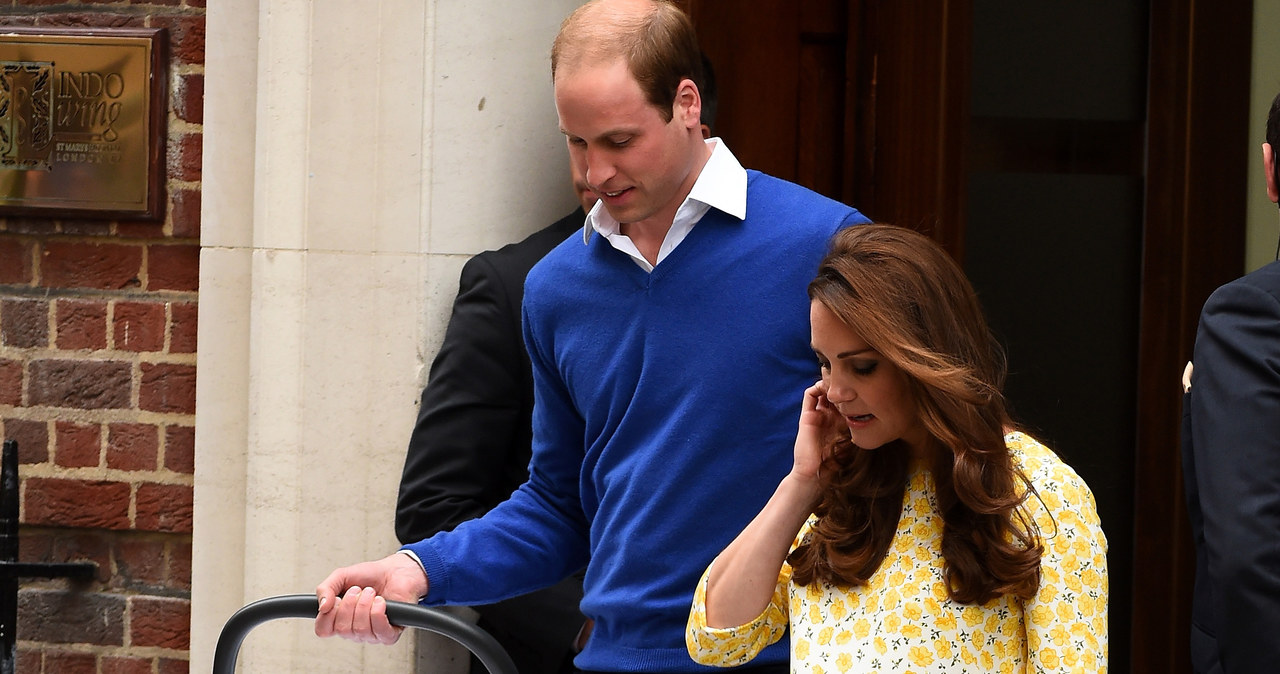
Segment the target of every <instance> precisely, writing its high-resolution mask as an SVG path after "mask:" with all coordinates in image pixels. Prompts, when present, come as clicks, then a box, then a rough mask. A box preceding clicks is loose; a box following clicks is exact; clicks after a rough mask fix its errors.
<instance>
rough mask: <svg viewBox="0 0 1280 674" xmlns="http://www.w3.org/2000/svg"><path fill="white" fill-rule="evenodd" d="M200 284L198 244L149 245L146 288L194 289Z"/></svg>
mask: <svg viewBox="0 0 1280 674" xmlns="http://www.w3.org/2000/svg"><path fill="white" fill-rule="evenodd" d="M199 286H200V246H198V245H166V246H150V247H149V248H148V250H147V289H148V290H196V289H197V288H198V287H199Z"/></svg>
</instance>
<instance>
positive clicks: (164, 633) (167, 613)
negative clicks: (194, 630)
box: [129, 597, 191, 650]
mask: <svg viewBox="0 0 1280 674" xmlns="http://www.w3.org/2000/svg"><path fill="white" fill-rule="evenodd" d="M129 605H130V606H129V642H130V644H131V645H132V646H134V647H145V646H156V647H159V648H176V649H180V650H186V649H187V648H190V646H191V602H190V601H187V600H185V599H169V598H165V597H134V598H133V599H132V600H131V601H130V602H129Z"/></svg>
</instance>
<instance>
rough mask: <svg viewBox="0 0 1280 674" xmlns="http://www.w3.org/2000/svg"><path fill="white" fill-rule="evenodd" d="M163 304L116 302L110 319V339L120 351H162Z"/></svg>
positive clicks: (164, 319) (163, 328)
mask: <svg viewBox="0 0 1280 674" xmlns="http://www.w3.org/2000/svg"><path fill="white" fill-rule="evenodd" d="M164 314H165V311H164V304H163V303H160V302H116V303H115V312H114V313H113V318H112V339H113V340H114V342H115V347H116V348H117V349H120V350H122V351H163V350H164V331H165V321H166V318H165V315H164Z"/></svg>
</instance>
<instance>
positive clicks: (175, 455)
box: [164, 426, 196, 475]
mask: <svg viewBox="0 0 1280 674" xmlns="http://www.w3.org/2000/svg"><path fill="white" fill-rule="evenodd" d="M164 467H165V468H168V469H169V470H171V471H173V472H175V473H185V474H187V475H194V474H195V472H196V429H195V428H193V427H191V426H169V427H167V428H165V429H164Z"/></svg>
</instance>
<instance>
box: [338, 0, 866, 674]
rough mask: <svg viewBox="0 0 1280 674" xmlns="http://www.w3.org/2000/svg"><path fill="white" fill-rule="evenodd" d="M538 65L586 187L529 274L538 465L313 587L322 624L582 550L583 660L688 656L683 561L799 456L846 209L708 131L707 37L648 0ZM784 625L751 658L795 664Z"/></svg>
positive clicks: (600, 663) (595, 668) (521, 572)
mask: <svg viewBox="0 0 1280 674" xmlns="http://www.w3.org/2000/svg"><path fill="white" fill-rule="evenodd" d="M551 67H552V83H553V88H554V94H555V102H556V111H557V113H558V116H559V122H560V129H561V130H562V131H563V132H564V134H565V138H566V142H567V143H568V148H569V158H570V161H571V162H573V163H574V164H575V166H577V167H578V170H580V171H581V172H582V175H583V176H584V177H585V179H586V183H587V184H588V185H589V186H590V188H591V190H592V192H593V193H595V195H596V196H597V197H599V198H600V204H599V205H597V206H596V207H594V208H593V209H592V211H591V215H590V217H589V218H588V219H587V225H586V227H584V229H583V233H582V235H581V236H577V235H575V236H572V237H570V238H569V239H567V240H566V241H564V242H563V243H561V244H560V245H559V246H557V247H556V248H555V249H553V250H552V251H551V252H550V253H548V254H547V255H546V257H544V258H543V259H542V260H541V261H540V262H538V263H537V264H536V265H535V266H534V268H533V269H532V270H531V271H530V272H529V276H528V277H527V279H526V281H525V295H524V306H523V313H524V321H523V322H524V332H523V334H524V341H525V344H526V345H527V347H528V349H529V355H530V362H531V365H532V371H533V382H534V393H535V404H534V408H533V459H532V461H531V462H530V465H529V480H528V481H527V482H525V483H524V484H523V485H521V486H520V488H519V489H517V490H516V492H515V493H514V494H512V496H511V498H510V499H508V500H506V501H504V502H503V503H501V504H499V505H498V506H497V507H495V508H494V509H493V510H490V511H489V512H488V513H486V514H485V515H484V516H482V517H480V518H477V519H473V520H469V521H467V522H463V523H462V524H459V525H458V526H457V527H456V528H455V529H453V530H452V531H445V532H440V533H438V534H436V535H434V536H432V537H430V538H428V539H426V540H423V541H420V542H416V543H412V544H409V545H407V546H405V547H404V548H403V549H402V550H401V551H399V552H397V553H394V554H391V555H388V556H387V557H384V558H383V559H380V560H376V561H371V562H364V563H360V564H355V565H352V566H347V567H343V568H340V569H337V570H335V571H334V572H332V573H331V574H330V575H329V576H328V577H326V578H325V579H324V580H323V581H322V582H320V583H319V584H318V585H317V587H316V595H317V599H318V601H319V606H320V611H319V614H318V615H317V617H316V623H315V630H316V634H318V635H320V636H340V637H343V638H349V639H355V640H361V641H369V642H377V643H390V642H394V641H395V640H397V639H398V638H399V634H400V630H399V629H398V628H396V627H394V626H392V625H391V624H390V623H389V622H388V620H387V618H386V603H385V601H386V600H388V599H391V600H401V601H404V600H410V601H412V600H416V599H421V600H422V601H423V602H425V603H427V604H430V605H439V604H466V605H476V604H485V603H491V602H493V601H497V600H501V599H504V598H507V597H511V596H515V595H518V594H524V593H526V592H529V591H530V590H533V589H537V588H539V587H545V586H547V585H549V584H551V583H554V582H557V581H558V580H560V579H562V578H564V577H565V576H567V575H569V574H570V573H572V572H573V571H575V570H577V569H579V568H582V566H583V565H584V564H585V565H586V575H585V577H584V583H583V586H584V596H583V600H582V603H581V608H582V612H583V613H584V614H585V615H586V616H587V617H588V618H590V619H591V620H592V621H593V628H592V632H591V636H590V638H589V639H588V640H587V641H586V646H585V648H584V649H583V650H582V652H580V653H578V655H577V656H576V657H575V660H574V665H575V667H577V668H578V669H579V670H581V671H584V672H671V673H678V672H697V671H702V667H701V666H700V665H697V664H696V663H694V662H693V661H692V660H690V658H689V654H688V652H687V650H686V649H685V645H684V624H685V619H686V617H687V615H688V609H689V604H690V602H691V601H692V594H693V588H694V586H695V584H696V581H697V579H698V575H699V574H700V573H701V572H702V570H703V569H704V568H705V567H706V565H707V563H708V562H709V561H710V560H711V558H712V557H713V556H714V555H715V553H716V552H717V551H719V550H720V549H721V548H723V547H724V545H725V544H727V543H728V542H729V538H730V537H731V536H732V535H733V532H735V531H739V530H741V528H742V527H743V526H744V525H745V524H746V523H747V521H748V520H750V518H751V516H752V515H753V514H754V513H756V512H757V511H759V509H760V507H761V506H763V505H764V501H765V498H766V497H767V494H768V490H769V489H771V488H772V486H773V485H776V484H777V482H778V480H779V479H781V478H782V476H783V475H785V474H786V472H787V469H788V467H789V466H790V454H791V452H790V446H791V444H792V439H793V438H794V429H795V424H796V419H797V412H796V410H795V406H794V404H793V402H792V401H794V400H795V399H796V398H798V397H799V396H800V394H801V393H802V392H803V391H804V389H805V388H806V387H807V386H808V384H809V382H811V381H812V379H813V376H814V374H815V370H814V366H813V359H812V354H811V352H810V351H809V347H808V341H809V339H808V299H807V298H806V297H805V294H804V286H805V284H806V283H807V282H808V280H809V279H810V278H811V276H812V274H813V270H814V269H815V268H816V267H817V264H818V262H819V260H821V258H822V255H823V252H824V251H825V249H826V244H827V241H828V239H830V237H831V235H832V234H833V233H835V232H836V231H837V230H839V229H841V228H843V227H846V226H848V225H852V224H857V223H863V222H866V218H864V217H863V216H862V215H861V214H860V213H858V211H856V210H855V209H853V208H850V207H849V206H846V205H843V204H840V203H838V202H835V201H832V200H830V199H827V198H825V197H822V196H820V195H818V194H815V193H814V192H812V191H810V190H807V189H804V188H802V187H800V186H798V185H794V184H792V183H788V182H786V181H783V180H779V179H777V178H773V177H771V176H768V175H765V174H762V173H759V172H756V171H748V170H746V169H744V168H743V167H742V166H741V164H739V163H738V161H737V159H736V158H735V157H734V156H733V154H732V153H731V152H730V151H729V148H728V147H727V146H726V144H725V143H724V142H723V141H721V140H718V139H711V140H706V139H704V138H703V137H702V131H701V127H700V120H699V117H700V115H701V109H702V96H701V92H700V91H699V89H698V85H697V82H698V81H699V80H700V78H701V77H702V75H701V70H702V67H701V55H700V52H699V49H698V41H697V36H696V35H695V33H694V31H693V26H692V23H691V22H690V21H689V18H688V16H687V15H685V14H684V12H682V11H681V10H680V9H679V8H678V7H676V6H675V5H674V4H673V3H671V2H666V1H663V0H594V1H593V2H588V3H586V4H584V5H583V6H582V7H580V8H578V9H577V10H576V11H575V12H574V13H573V14H572V15H571V16H570V17H569V18H568V19H567V20H566V21H565V22H564V24H562V26H561V30H560V33H559V35H558V36H557V38H556V41H555V44H554V46H553V48H552V57H551ZM786 660H787V650H786V646H785V644H780V645H779V646H777V647H775V648H773V649H770V650H769V652H768V653H767V654H762V657H761V659H760V660H759V663H760V666H758V667H754V668H753V669H756V670H758V671H760V672H777V671H786V668H787V664H786Z"/></svg>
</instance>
